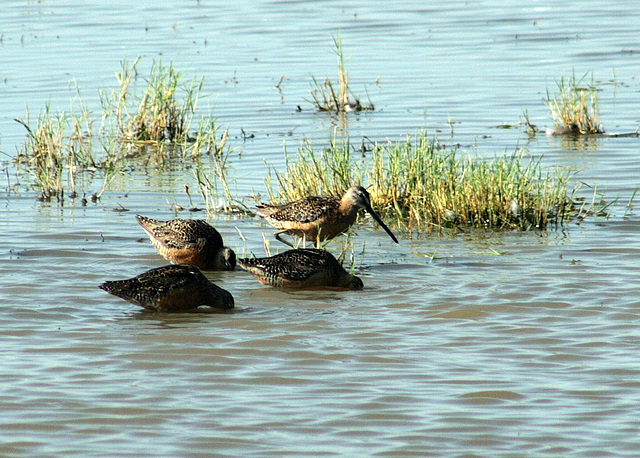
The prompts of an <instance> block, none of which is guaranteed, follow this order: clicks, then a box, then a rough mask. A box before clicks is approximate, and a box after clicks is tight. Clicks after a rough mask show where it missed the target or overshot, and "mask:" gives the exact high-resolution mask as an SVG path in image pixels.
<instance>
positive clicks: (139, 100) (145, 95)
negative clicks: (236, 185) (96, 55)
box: [100, 58, 226, 157]
mask: <svg viewBox="0 0 640 458" xmlns="http://www.w3.org/2000/svg"><path fill="white" fill-rule="evenodd" d="M139 61H140V59H139V58H138V59H136V61H134V62H133V64H132V65H128V63H127V62H126V61H123V62H122V63H121V66H122V68H121V70H120V71H119V72H117V73H116V79H117V81H118V86H119V87H118V88H117V89H114V90H112V91H111V93H107V92H105V91H101V92H100V98H101V104H102V108H103V113H104V114H103V122H104V121H106V122H105V124H106V125H109V126H110V127H111V130H112V131H115V132H110V134H111V135H112V136H116V137H118V138H119V139H120V141H122V142H123V143H132V144H134V145H144V144H149V145H152V146H153V148H152V149H151V150H152V151H154V152H156V153H157V154H160V155H163V156H169V155H171V154H178V155H180V156H182V157H185V156H198V155H202V154H217V153H219V152H220V151H221V150H222V149H224V148H225V144H224V142H225V141H226V136H223V137H221V138H220V139H218V138H217V133H218V126H217V125H216V122H215V119H214V118H213V117H211V116H204V115H200V116H198V115H197V109H198V104H199V102H200V99H201V97H202V87H203V84H204V78H196V77H194V78H192V79H188V80H185V78H184V77H183V75H182V74H181V73H180V72H179V71H178V70H176V69H175V68H174V66H173V65H172V64H169V65H164V64H163V63H162V62H156V61H154V62H153V64H152V66H151V70H150V73H149V76H148V77H147V78H145V79H142V78H140V77H139V75H138V69H137V66H138V63H139ZM139 81H142V84H140V85H139V84H138V83H139ZM139 86H142V87H141V88H140V87H139Z"/></svg>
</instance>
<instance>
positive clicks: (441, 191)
mask: <svg viewBox="0 0 640 458" xmlns="http://www.w3.org/2000/svg"><path fill="white" fill-rule="evenodd" d="M350 150H351V148H350V146H349V144H348V142H341V143H336V142H335V141H333V140H332V141H331V143H330V146H329V147H328V148H326V149H325V150H323V151H322V152H321V153H320V154H319V155H318V154H316V153H314V152H313V149H312V148H311V146H310V144H308V143H304V144H303V145H302V146H301V147H300V149H299V150H298V157H297V160H295V161H292V160H291V159H290V158H289V157H287V159H286V170H285V171H284V172H283V173H275V177H276V179H277V183H278V192H277V196H276V193H274V192H273V189H272V186H271V175H270V174H269V175H268V176H267V188H268V190H269V193H270V197H271V200H272V201H288V200H294V199H298V198H301V197H303V196H307V195H334V196H340V195H342V193H343V192H344V190H345V189H346V188H347V187H349V186H350V185H351V184H354V183H360V184H362V185H368V189H369V194H370V195H371V199H372V206H373V207H374V209H375V210H376V211H377V212H379V214H380V215H381V216H382V217H383V218H384V219H385V220H386V221H387V222H389V223H391V224H395V225H396V226H397V227H399V228H402V229H404V230H407V231H409V232H414V231H431V230H434V229H439V228H443V227H458V226H471V227H478V228H491V229H520V230H530V229H535V228H538V229H544V228H546V227H547V226H548V225H549V224H561V223H563V222H564V221H565V219H566V218H567V217H568V216H570V215H571V214H572V213H573V212H574V210H575V205H574V201H573V198H572V195H573V193H571V194H569V193H568V191H567V187H568V182H569V179H570V175H568V174H566V173H564V172H562V171H560V170H557V171H554V172H552V171H547V172H543V170H542V166H541V163H540V160H539V159H538V160H536V159H534V158H527V157H526V154H525V151H524V150H518V151H516V152H515V153H513V154H511V155H505V156H503V157H498V156H496V157H494V158H493V159H491V160H486V159H480V158H477V157H473V156H472V155H470V154H460V153H459V152H458V151H457V150H456V149H450V148H444V147H441V146H440V145H439V143H438V142H437V140H429V139H428V138H427V136H426V133H424V132H422V133H421V134H420V135H419V136H418V137H417V138H415V139H412V138H411V137H409V136H407V138H406V140H404V141H399V142H396V143H392V142H386V143H382V144H377V143H376V144H375V146H374V147H373V150H372V157H371V158H370V159H369V160H367V159H362V158H359V159H356V160H352V158H351V156H350V154H349V152H350Z"/></svg>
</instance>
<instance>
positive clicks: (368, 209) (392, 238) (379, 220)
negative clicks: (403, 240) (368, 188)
mask: <svg viewBox="0 0 640 458" xmlns="http://www.w3.org/2000/svg"><path fill="white" fill-rule="evenodd" d="M367 211H368V212H369V214H370V215H371V216H373V219H375V220H376V222H377V223H378V224H379V225H380V226H382V229H384V230H385V232H386V233H387V234H389V237H391V240H393V241H394V242H396V243H398V239H397V238H396V236H395V235H393V232H391V229H389V228H388V227H387V225H386V224H384V223H383V222H382V219H380V217H379V216H378V214H377V213H376V212H375V211H374V210H373V208H371V206H370V205H367Z"/></svg>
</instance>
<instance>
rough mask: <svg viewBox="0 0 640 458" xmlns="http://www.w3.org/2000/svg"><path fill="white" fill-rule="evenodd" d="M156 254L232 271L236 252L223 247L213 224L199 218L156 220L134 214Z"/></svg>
mask: <svg viewBox="0 0 640 458" xmlns="http://www.w3.org/2000/svg"><path fill="white" fill-rule="evenodd" d="M136 219H137V220H138V223H139V224H140V226H142V229H144V230H145V232H146V233H147V235H149V238H150V239H151V243H153V245H154V246H155V247H156V249H157V250H158V253H160V255H161V256H162V257H164V258H165V259H167V260H169V261H171V262H172V263H174V264H189V265H192V266H196V267H198V268H200V269H203V270H233V269H235V267H236V254H235V253H234V252H233V250H232V249H231V248H228V247H225V246H223V242H222V236H221V235H220V233H219V232H218V231H217V230H215V228H214V227H213V226H211V225H210V224H209V223H207V222H206V221H203V220H198V219H174V220H171V221H158V220H155V219H151V218H147V217H145V216H140V215H137V216H136Z"/></svg>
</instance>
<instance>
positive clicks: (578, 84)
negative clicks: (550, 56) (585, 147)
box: [546, 74, 604, 134]
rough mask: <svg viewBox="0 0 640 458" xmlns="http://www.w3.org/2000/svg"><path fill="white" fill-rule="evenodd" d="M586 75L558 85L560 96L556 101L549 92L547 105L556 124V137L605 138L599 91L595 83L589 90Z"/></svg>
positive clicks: (557, 94) (565, 80) (563, 79)
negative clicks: (594, 136) (602, 136)
mask: <svg viewBox="0 0 640 458" xmlns="http://www.w3.org/2000/svg"><path fill="white" fill-rule="evenodd" d="M585 77H586V74H585V75H583V76H582V78H580V79H579V80H576V76H575V74H574V75H572V76H571V77H570V78H568V79H565V78H564V77H562V78H560V81H557V83H556V84H557V86H558V92H556V93H554V95H553V97H551V96H550V95H549V92H548V91H547V99H546V103H547V106H548V107H549V110H550V111H551V118H552V119H553V122H554V124H555V127H554V129H551V130H550V133H556V134H601V133H604V128H603V127H602V124H601V123H600V120H599V118H598V108H599V98H598V92H599V89H598V88H597V86H596V85H595V84H594V83H593V79H592V81H591V82H590V83H588V84H587V85H586V86H583V81H584V79H585Z"/></svg>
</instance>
